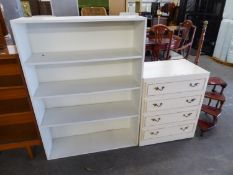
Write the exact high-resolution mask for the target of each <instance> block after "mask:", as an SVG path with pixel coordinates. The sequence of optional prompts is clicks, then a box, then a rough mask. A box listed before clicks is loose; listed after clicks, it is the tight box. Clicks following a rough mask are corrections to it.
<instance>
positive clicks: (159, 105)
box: [153, 103, 163, 108]
mask: <svg viewBox="0 0 233 175" xmlns="http://www.w3.org/2000/svg"><path fill="white" fill-rule="evenodd" d="M153 106H154V107H158V108H160V107H161V106H163V103H160V104H157V103H155V104H153Z"/></svg>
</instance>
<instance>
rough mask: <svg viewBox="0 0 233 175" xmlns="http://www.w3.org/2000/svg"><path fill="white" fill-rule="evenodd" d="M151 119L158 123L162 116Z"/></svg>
mask: <svg viewBox="0 0 233 175" xmlns="http://www.w3.org/2000/svg"><path fill="white" fill-rule="evenodd" d="M151 120H152V121H153V122H157V123H158V122H159V121H160V120H161V118H157V119H155V118H152V119H151Z"/></svg>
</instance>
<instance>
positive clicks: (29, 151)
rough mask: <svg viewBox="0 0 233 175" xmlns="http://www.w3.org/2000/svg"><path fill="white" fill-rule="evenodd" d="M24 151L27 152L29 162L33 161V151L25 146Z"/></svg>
mask: <svg viewBox="0 0 233 175" xmlns="http://www.w3.org/2000/svg"><path fill="white" fill-rule="evenodd" d="M25 149H26V151H27V154H28V157H29V158H30V159H31V160H32V159H34V154H33V151H32V147H30V146H26V147H25Z"/></svg>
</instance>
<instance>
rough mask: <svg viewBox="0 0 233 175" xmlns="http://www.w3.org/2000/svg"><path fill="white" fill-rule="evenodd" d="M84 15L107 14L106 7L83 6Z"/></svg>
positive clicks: (82, 13) (82, 12)
mask: <svg viewBox="0 0 233 175" xmlns="http://www.w3.org/2000/svg"><path fill="white" fill-rule="evenodd" d="M81 15H82V16H107V12H106V9H105V8H104V7H83V8H82V10H81Z"/></svg>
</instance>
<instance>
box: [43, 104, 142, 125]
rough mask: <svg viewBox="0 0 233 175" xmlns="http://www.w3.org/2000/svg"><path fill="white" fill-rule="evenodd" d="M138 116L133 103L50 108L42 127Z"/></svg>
mask: <svg viewBox="0 0 233 175" xmlns="http://www.w3.org/2000/svg"><path fill="white" fill-rule="evenodd" d="M137 116H138V109H137V108H135V106H134V105H133V103H132V101H120V102H111V103H98V104H90V105H80V106H71V107H63V108H50V109H47V110H46V111H45V115H44V120H43V122H42V126H46V127H54V126H61V125H72V124H75V123H91V122H98V121H103V120H117V119H122V118H132V117H137Z"/></svg>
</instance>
